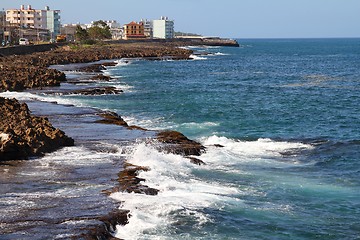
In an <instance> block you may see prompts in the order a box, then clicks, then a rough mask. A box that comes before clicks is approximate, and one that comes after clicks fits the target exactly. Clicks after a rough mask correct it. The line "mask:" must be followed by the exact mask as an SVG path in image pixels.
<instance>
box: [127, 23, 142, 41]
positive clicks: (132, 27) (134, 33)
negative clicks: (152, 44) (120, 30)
mask: <svg viewBox="0 0 360 240" xmlns="http://www.w3.org/2000/svg"><path fill="white" fill-rule="evenodd" d="M124 38H125V39H142V38H146V36H145V34H144V24H143V23H142V22H139V23H136V22H134V21H133V22H131V23H128V24H125V25H124Z"/></svg>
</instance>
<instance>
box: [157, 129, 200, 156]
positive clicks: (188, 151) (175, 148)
mask: <svg viewBox="0 0 360 240" xmlns="http://www.w3.org/2000/svg"><path fill="white" fill-rule="evenodd" d="M156 139H157V140H158V141H159V142H161V143H163V144H164V145H163V146H162V147H161V150H164V151H166V152H169V153H174V154H180V155H184V156H188V155H195V156H199V155H201V153H202V152H203V151H205V147H204V146H202V145H201V144H200V143H198V142H196V141H193V140H190V139H188V138H187V137H186V136H184V135H183V134H182V133H180V132H177V131H164V132H159V133H158V134H157V138H156Z"/></svg>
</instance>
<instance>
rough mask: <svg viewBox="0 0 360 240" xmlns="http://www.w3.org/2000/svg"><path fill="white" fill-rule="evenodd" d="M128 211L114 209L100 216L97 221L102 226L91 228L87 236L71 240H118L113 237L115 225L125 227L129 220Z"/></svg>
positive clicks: (83, 235)
mask: <svg viewBox="0 0 360 240" xmlns="http://www.w3.org/2000/svg"><path fill="white" fill-rule="evenodd" d="M129 212H130V211H129V210H124V209H116V210H113V211H111V212H110V213H109V214H108V215H105V216H102V217H100V218H98V219H97V220H99V221H101V222H102V224H98V225H96V226H94V227H91V228H90V229H89V230H88V233H87V234H82V235H80V236H76V237H74V238H73V239H84V240H99V239H104V240H118V239H119V238H116V237H114V236H113V235H114V234H115V230H116V225H126V224H127V223H128V222H129V220H128V218H129V216H130V215H129Z"/></svg>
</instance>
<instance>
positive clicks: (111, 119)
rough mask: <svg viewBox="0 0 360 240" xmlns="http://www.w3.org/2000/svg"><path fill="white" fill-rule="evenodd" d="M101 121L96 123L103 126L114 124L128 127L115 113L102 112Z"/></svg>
mask: <svg viewBox="0 0 360 240" xmlns="http://www.w3.org/2000/svg"><path fill="white" fill-rule="evenodd" d="M99 116H101V117H102V118H103V119H100V120H97V121H96V122H97V123H104V124H115V125H119V126H124V127H128V124H127V123H126V122H125V121H124V119H122V117H120V116H119V115H118V114H117V113H114V112H103V113H100V114H99Z"/></svg>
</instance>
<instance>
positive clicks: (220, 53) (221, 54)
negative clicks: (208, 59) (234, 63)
mask: <svg viewBox="0 0 360 240" xmlns="http://www.w3.org/2000/svg"><path fill="white" fill-rule="evenodd" d="M214 55H215V56H228V55H230V54H227V53H222V52H216V53H214Z"/></svg>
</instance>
